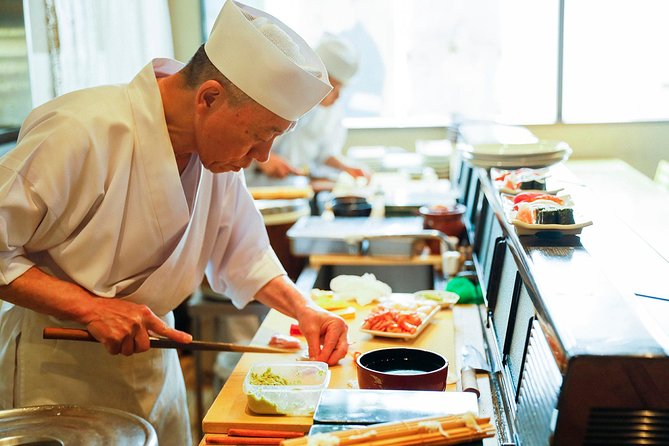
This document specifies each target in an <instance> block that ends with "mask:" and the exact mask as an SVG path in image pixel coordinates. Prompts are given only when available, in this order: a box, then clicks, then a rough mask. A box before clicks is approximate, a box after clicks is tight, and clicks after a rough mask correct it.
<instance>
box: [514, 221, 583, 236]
mask: <svg viewBox="0 0 669 446" xmlns="http://www.w3.org/2000/svg"><path fill="white" fill-rule="evenodd" d="M511 223H512V224H513V226H514V227H515V228H516V232H517V233H518V235H535V234H538V233H540V232H549V231H550V232H556V233H560V234H564V235H576V234H580V233H581V230H582V229H583V228H585V227H587V226H590V225H592V222H591V221H582V222H578V223H575V224H573V225H531V224H529V223H525V222H524V221H520V220H512V221H511Z"/></svg>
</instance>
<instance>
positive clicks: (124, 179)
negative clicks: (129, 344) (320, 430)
mask: <svg viewBox="0 0 669 446" xmlns="http://www.w3.org/2000/svg"><path fill="white" fill-rule="evenodd" d="M180 66H181V65H180V64H179V63H178V62H175V61H168V60H165V59H162V60H155V61H154V62H153V66H152V64H149V65H147V66H146V67H145V68H144V69H143V70H142V71H141V72H140V73H139V74H138V75H137V77H136V78H135V79H134V80H132V82H130V84H128V85H118V86H106V87H98V88H93V89H88V90H86V91H79V92H74V93H70V94H67V95H65V96H62V97H60V98H57V99H55V100H54V101H52V102H49V103H47V104H45V105H43V106H41V107H39V108H37V109H36V110H35V111H34V112H33V113H32V114H31V115H30V116H29V117H28V119H27V120H26V122H25V124H24V126H23V128H22V130H21V134H20V135H19V142H18V145H17V147H16V148H15V149H14V150H13V151H11V152H10V153H8V154H7V155H5V156H4V157H3V158H1V159H0V283H1V284H3V285H4V284H7V283H9V282H11V281H12V280H14V279H15V278H17V277H18V276H20V275H21V274H23V273H24V272H25V271H26V270H27V269H29V268H30V267H31V266H32V265H36V266H37V267H39V268H40V269H41V270H43V271H45V272H47V273H48V274H51V275H53V276H55V277H58V278H60V279H63V280H66V281H70V282H74V283H77V284H79V285H80V286H82V287H83V288H85V289H87V290H89V291H90V292H92V293H94V294H96V295H98V296H103V297H110V298H111V297H115V298H123V299H127V300H131V301H133V302H137V303H143V304H147V305H148V306H149V307H150V308H151V309H152V310H153V311H154V312H155V313H156V314H158V315H159V316H161V317H163V319H164V320H165V321H166V322H167V323H168V324H170V326H172V325H173V318H172V316H171V312H170V311H171V310H172V309H173V308H175V307H176V306H177V305H178V304H179V303H181V302H182V301H183V300H184V298H186V297H187V296H188V295H189V294H190V293H191V292H193V290H194V289H195V288H196V287H197V286H198V285H199V284H200V283H201V281H202V278H203V272H204V271H205V268H206V272H207V278H208V280H209V283H210V284H211V285H212V287H213V288H214V289H215V290H216V291H217V292H220V293H224V294H225V295H226V296H229V297H230V298H232V299H233V301H234V303H235V305H237V306H238V307H241V306H243V305H244V304H246V303H247V302H248V301H249V300H250V299H251V298H252V297H253V295H254V294H255V293H256V292H257V291H258V290H259V289H260V288H261V287H262V286H264V285H265V284H266V283H267V282H268V281H269V280H271V279H272V278H274V277H276V276H279V275H281V274H285V271H284V270H283V268H282V267H281V265H280V263H279V261H278V260H277V258H276V256H275V255H274V252H273V251H272V250H271V248H270V245H269V240H268V237H267V235H266V231H265V228H264V225H263V222H262V218H261V216H260V214H259V213H258V211H257V210H256V208H255V206H254V204H253V201H252V199H251V197H250V195H249V194H248V191H247V190H246V188H245V186H244V179H243V177H242V174H240V173H234V172H231V173H224V174H217V175H214V174H212V173H211V172H209V171H207V170H205V169H203V168H202V166H201V164H200V162H199V160H198V159H197V158H196V157H194V158H192V159H191V162H190V164H189V165H188V167H187V168H186V170H185V171H184V172H183V174H182V176H181V178H180V175H179V171H178V169H177V165H176V161H175V156H174V153H173V150H172V146H171V143H170V139H169V134H168V132H167V127H166V124H165V120H164V112H163V108H162V102H161V97H160V93H159V90H158V86H157V82H156V79H155V76H156V75H163V74H170V73H173V72H175V71H176V70H177V69H178V68H180ZM154 68H155V70H156V74H155V75H154ZM64 172H65V173H66V174H65V175H64V174H63V173H64ZM240 221H241V222H244V223H243V224H242V225H239V224H234V223H235V222H240ZM45 326H73V325H72V324H68V323H63V322H61V321H59V320H57V319H55V318H52V317H49V316H45V315H42V314H39V313H36V312H33V311H31V310H28V309H25V308H22V307H18V306H14V305H11V304H9V303H7V302H4V301H0V339H2V340H3V344H2V345H0V370H1V372H0V373H1V374H2V378H1V379H0V407H1V408H3V409H6V408H11V407H22V406H28V405H38V404H56V403H59V404H82V405H104V406H107V407H115V408H119V409H122V410H127V411H129V412H132V413H136V414H138V415H140V416H141V417H143V418H145V419H147V420H148V421H150V422H151V423H152V424H153V426H154V427H155V428H156V431H157V433H158V435H159V441H160V444H161V445H187V444H190V427H189V420H188V413H187V404H186V395H185V386H184V382H183V376H182V374H181V370H180V367H179V362H178V358H177V354H176V352H175V351H174V350H159V349H152V350H149V351H148V352H145V353H141V354H136V355H132V356H130V357H124V356H122V355H117V356H112V355H109V354H108V353H107V352H106V350H105V349H104V348H102V347H101V346H100V345H96V344H88V343H78V342H71V341H55V340H43V339H41V337H42V336H41V333H42V329H43V328H44V327H45Z"/></svg>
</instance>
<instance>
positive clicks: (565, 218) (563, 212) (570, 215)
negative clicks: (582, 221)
mask: <svg viewBox="0 0 669 446" xmlns="http://www.w3.org/2000/svg"><path fill="white" fill-rule="evenodd" d="M558 211H559V214H558V224H561V225H573V224H574V210H573V209H572V208H561V209H559V210H558Z"/></svg>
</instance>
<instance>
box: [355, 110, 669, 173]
mask: <svg viewBox="0 0 669 446" xmlns="http://www.w3.org/2000/svg"><path fill="white" fill-rule="evenodd" d="M527 128H528V129H529V130H530V131H531V132H532V133H534V134H535V135H536V136H537V137H538V138H540V139H554V140H560V141H565V142H567V143H568V144H569V145H570V146H571V147H572V149H573V150H574V153H573V154H572V157H571V158H572V159H592V158H619V159H622V160H624V161H625V162H627V163H628V164H630V165H631V166H633V167H635V168H636V169H637V170H639V171H641V172H642V173H643V174H644V175H646V176H648V177H650V178H652V177H653V176H654V175H655V169H656V168H657V164H658V161H659V160H661V159H669V122H657V123H636V124H578V125H576V124H571V125H567V124H555V125H536V126H527ZM446 133H447V132H446V130H445V129H444V128H435V127H426V128H397V129H352V130H350V131H349V137H348V141H347V143H346V148H348V147H352V146H358V145H387V146H400V147H404V148H405V149H407V150H414V147H415V141H416V140H417V139H443V138H445V137H446ZM346 148H345V150H346Z"/></svg>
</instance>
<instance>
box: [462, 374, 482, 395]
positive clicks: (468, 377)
mask: <svg viewBox="0 0 669 446" xmlns="http://www.w3.org/2000/svg"><path fill="white" fill-rule="evenodd" d="M460 383H461V385H462V391H463V392H472V393H475V394H476V397H477V398H478V397H479V396H480V395H481V392H480V391H479V384H478V381H477V379H476V370H474V369H473V368H471V367H463V368H462V370H460Z"/></svg>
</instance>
